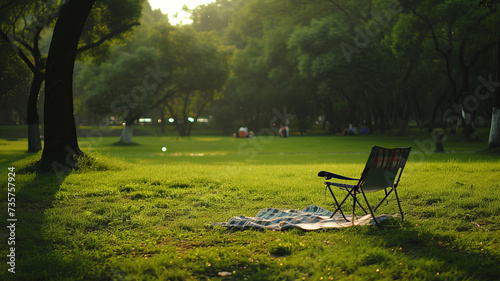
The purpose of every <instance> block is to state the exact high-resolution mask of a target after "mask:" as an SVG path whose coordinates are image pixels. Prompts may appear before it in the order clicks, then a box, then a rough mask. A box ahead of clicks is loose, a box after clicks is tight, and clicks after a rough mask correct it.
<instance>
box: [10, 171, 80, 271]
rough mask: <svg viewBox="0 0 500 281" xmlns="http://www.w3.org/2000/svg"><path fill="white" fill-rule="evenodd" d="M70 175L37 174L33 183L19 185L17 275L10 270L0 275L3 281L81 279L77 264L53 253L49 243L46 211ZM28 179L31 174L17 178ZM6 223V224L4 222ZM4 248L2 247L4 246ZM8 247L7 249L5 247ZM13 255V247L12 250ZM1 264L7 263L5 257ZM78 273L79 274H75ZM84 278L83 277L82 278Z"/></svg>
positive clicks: (16, 209)
mask: <svg viewBox="0 0 500 281" xmlns="http://www.w3.org/2000/svg"><path fill="white" fill-rule="evenodd" d="M67 175H68V174H65V175H63V177H60V176H61V175H59V177H58V176H57V175H56V174H54V173H36V175H34V176H33V178H32V179H30V180H28V181H26V182H23V184H22V186H20V185H19V184H18V185H16V194H15V198H16V201H15V203H16V205H15V218H16V219H17V221H16V222H15V245H12V247H15V274H13V273H10V272H8V271H7V269H5V270H2V272H1V273H0V279H1V280H54V279H56V280H66V279H72V280H74V279H78V278H79V276H78V272H77V271H75V269H77V268H79V267H81V263H80V262H78V261H70V260H66V259H64V257H63V256H62V255H61V254H60V253H57V252H56V251H54V249H55V248H56V247H55V246H54V245H53V242H54V241H52V240H48V239H47V235H46V234H47V230H46V229H44V226H45V216H46V211H47V210H48V209H50V208H52V207H53V204H54V200H55V199H56V194H57V192H58V191H59V189H60V187H61V184H62V181H63V180H64V178H65V177H66V176H67ZM16 176H17V178H18V179H19V178H20V177H21V176H26V177H29V176H30V174H25V175H21V174H19V173H18V174H17V175H16ZM4 221H6V220H4ZM2 244H3V243H2ZM6 244H7V243H5V244H4V245H6ZM9 252H10V246H9ZM1 260H2V263H3V264H6V263H7V257H6V255H2V259H1ZM75 273H76V274H75ZM81 278H83V276H82V277H81Z"/></svg>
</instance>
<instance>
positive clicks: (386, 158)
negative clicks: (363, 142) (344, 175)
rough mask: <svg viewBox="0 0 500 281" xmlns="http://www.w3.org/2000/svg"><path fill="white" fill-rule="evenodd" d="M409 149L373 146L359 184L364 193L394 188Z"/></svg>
mask: <svg viewBox="0 0 500 281" xmlns="http://www.w3.org/2000/svg"><path fill="white" fill-rule="evenodd" d="M410 150H411V147H407V148H394V149H388V148H383V147H379V146H374V147H373V148H372V151H371V153H370V156H369V157H368V161H367V162H366V166H365V169H364V171H363V173H362V175H361V179H360V182H359V185H360V186H363V189H364V190H365V192H374V191H379V190H383V189H385V188H386V187H392V186H394V181H395V180H396V176H397V173H398V170H399V169H402V168H404V166H405V164H406V160H407V158H408V156H409V154H410Z"/></svg>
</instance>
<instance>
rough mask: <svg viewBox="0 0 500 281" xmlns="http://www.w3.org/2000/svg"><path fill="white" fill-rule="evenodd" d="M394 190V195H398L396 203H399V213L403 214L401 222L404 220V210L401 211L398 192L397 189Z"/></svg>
mask: <svg viewBox="0 0 500 281" xmlns="http://www.w3.org/2000/svg"><path fill="white" fill-rule="evenodd" d="M393 189H394V195H396V201H398V207H399V212H400V213H401V220H404V216H403V209H401V204H400V203H399V196H398V192H397V191H396V188H395V187H394V188H393Z"/></svg>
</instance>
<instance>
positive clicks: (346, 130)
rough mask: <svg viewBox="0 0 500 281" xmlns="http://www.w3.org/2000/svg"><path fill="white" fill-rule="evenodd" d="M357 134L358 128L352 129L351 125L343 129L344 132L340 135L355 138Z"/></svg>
mask: <svg viewBox="0 0 500 281" xmlns="http://www.w3.org/2000/svg"><path fill="white" fill-rule="evenodd" d="M357 134H358V128H356V127H353V126H352V124H349V126H348V127H345V128H344V131H342V133H341V134H340V135H342V136H355V135H357Z"/></svg>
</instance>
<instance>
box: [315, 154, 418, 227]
mask: <svg viewBox="0 0 500 281" xmlns="http://www.w3.org/2000/svg"><path fill="white" fill-rule="evenodd" d="M410 150H411V146H410V147H405V148H394V149H388V148H383V147H379V146H374V147H373V148H372V151H371V153H370V156H369V157H368V161H367V162H366V166H365V169H364V170H363V173H362V174H361V178H359V179H355V178H350V177H345V176H341V175H337V174H334V173H330V172H326V171H321V172H319V173H318V176H319V177H324V178H325V179H326V180H327V181H325V184H326V186H327V187H328V189H329V190H330V194H331V195H332V197H333V200H334V201H335V204H336V205H337V209H335V211H334V212H333V214H332V217H333V216H334V215H335V214H336V213H337V212H339V211H340V213H341V214H342V217H343V218H344V219H345V220H346V221H349V220H348V219H347V218H346V216H345V215H344V212H343V211H342V205H343V204H344V203H345V201H346V200H347V198H349V197H352V199H353V206H352V212H353V221H354V215H355V214H354V211H355V207H356V205H358V206H359V207H360V208H361V209H362V210H363V211H364V212H365V214H368V212H367V211H366V209H365V208H364V207H363V205H362V204H361V203H360V202H359V200H358V199H357V194H359V193H361V194H362V195H363V198H364V201H365V203H366V206H367V207H368V210H369V211H370V214H371V216H372V218H373V220H374V221H375V223H376V224H377V225H378V226H380V224H379V222H378V221H377V220H376V218H375V212H376V211H377V209H378V207H380V205H381V204H382V203H383V202H384V201H386V200H387V197H388V196H389V195H390V194H391V193H392V192H393V191H394V195H395V197H396V201H397V202H398V207H399V212H400V213H401V220H403V219H404V217H403V210H402V209H401V204H400V202H399V197H398V192H397V190H396V188H397V187H398V184H399V180H400V179H401V174H402V173H403V169H404V167H405V164H406V160H407V159H408V156H409V154H410ZM332 178H335V179H339V180H355V181H358V183H357V184H356V185H351V184H344V183H336V182H331V181H328V180H330V179H332ZM332 185H333V186H337V187H339V188H340V189H343V190H345V191H347V192H348V193H347V195H346V197H345V198H344V200H342V202H341V203H340V204H339V202H338V201H337V198H336V197H335V195H334V194H333V191H332V189H331V186H332ZM381 190H384V191H385V196H384V197H383V198H382V200H380V202H379V203H378V204H377V205H376V207H375V208H372V205H370V203H369V202H368V199H367V197H366V194H365V193H370V192H376V191H381ZM374 200H375V199H374ZM387 202H388V201H387Z"/></svg>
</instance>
